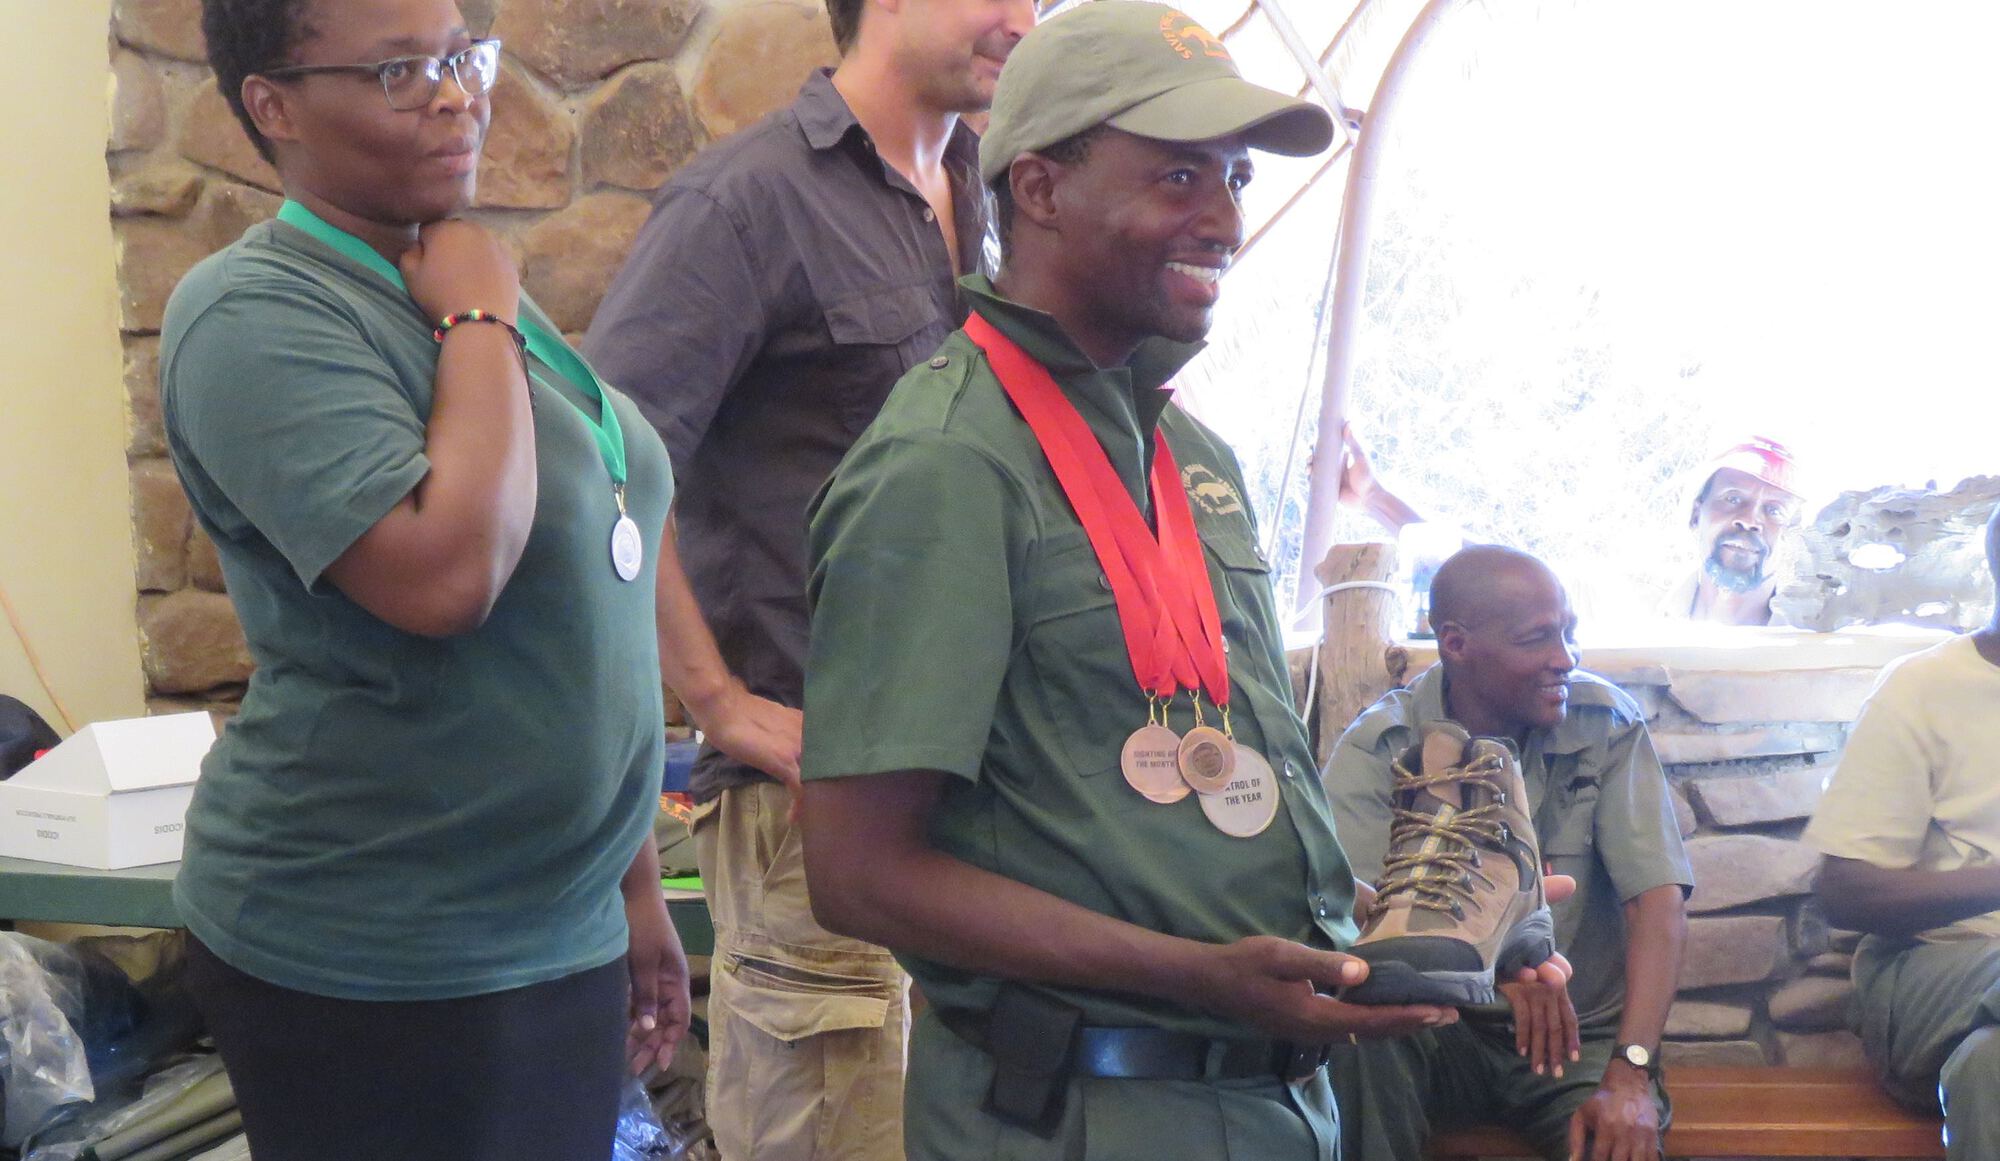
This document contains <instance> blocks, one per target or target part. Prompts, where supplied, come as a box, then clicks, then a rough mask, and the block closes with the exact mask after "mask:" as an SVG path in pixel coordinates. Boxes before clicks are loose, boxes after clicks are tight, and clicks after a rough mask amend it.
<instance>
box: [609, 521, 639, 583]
mask: <svg viewBox="0 0 2000 1161" xmlns="http://www.w3.org/2000/svg"><path fill="white" fill-rule="evenodd" d="M645 560H646V543H645V541H643V540H641V539H640V538H639V526H638V525H637V524H636V523H634V522H633V520H632V518H631V517H630V516H626V515H624V514H623V513H620V514H619V517H618V523H616V524H613V525H612V526H611V568H612V570H613V571H615V572H616V573H617V574H618V579H619V580H622V581H630V580H637V579H639V566H640V565H641V564H644V563H645Z"/></svg>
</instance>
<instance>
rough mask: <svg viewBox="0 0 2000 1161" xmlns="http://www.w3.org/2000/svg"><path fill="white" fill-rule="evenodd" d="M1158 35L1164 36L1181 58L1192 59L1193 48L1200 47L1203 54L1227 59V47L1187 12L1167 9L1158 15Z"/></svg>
mask: <svg viewBox="0 0 2000 1161" xmlns="http://www.w3.org/2000/svg"><path fill="white" fill-rule="evenodd" d="M1160 35H1161V36H1163V37H1165V38H1166V41H1167V47H1168V48H1171V49H1173V50H1174V52H1176V53H1178V54H1179V55H1180V58H1181V59H1182V60H1193V59H1194V50H1195V49H1196V48H1200V49H1201V54H1202V55H1203V56H1213V57H1220V58H1221V59H1223V60H1228V59H1229V48H1228V46H1227V45H1225V44H1223V43H1222V41H1220V40H1218V39H1216V36H1215V34H1214V33H1212V32H1210V31H1209V30H1208V29H1206V28H1203V27H1202V26H1201V25H1199V24H1196V23H1195V22H1194V20H1193V19H1192V18H1191V17H1189V16H1188V14H1187V13H1185V12H1181V11H1178V10H1174V11H1169V12H1168V13H1167V14H1166V15H1164V16H1162V17H1160Z"/></svg>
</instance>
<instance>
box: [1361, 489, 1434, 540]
mask: <svg viewBox="0 0 2000 1161" xmlns="http://www.w3.org/2000/svg"><path fill="white" fill-rule="evenodd" d="M1366 508H1367V510H1368V514H1369V515H1370V516H1373V517H1374V518H1375V519H1376V521H1377V522H1378V523H1380V524H1381V525H1382V526H1383V527H1385V528H1387V529H1388V530H1389V531H1391V532H1395V533H1400V532H1402V531H1403V529H1404V528H1405V527H1406V526H1408V525H1411V524H1419V523H1422V522H1423V516H1422V515H1421V514H1420V513H1419V512H1418V511H1417V510H1416V509H1415V508H1412V507H1410V505H1409V504H1408V503H1406V502H1405V501H1404V500H1403V498H1402V497H1401V496H1398V495H1396V494H1395V493H1394V492H1391V491H1390V490H1389V489H1387V488H1384V487H1382V486H1380V485H1379V484H1378V485H1376V487H1375V490H1374V491H1373V492H1371V493H1369V496H1368V502H1367V505H1366Z"/></svg>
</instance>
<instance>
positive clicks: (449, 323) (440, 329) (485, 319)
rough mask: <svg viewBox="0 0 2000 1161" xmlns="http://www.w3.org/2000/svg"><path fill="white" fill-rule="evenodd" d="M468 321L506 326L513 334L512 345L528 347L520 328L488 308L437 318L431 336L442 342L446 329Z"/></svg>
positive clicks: (521, 347)
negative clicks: (436, 323) (435, 326)
mask: <svg viewBox="0 0 2000 1161" xmlns="http://www.w3.org/2000/svg"><path fill="white" fill-rule="evenodd" d="M469 322H479V323H493V324H494V325H496V326H502V327H505V328H507V333H508V334H510V335H512V336H514V346H515V347H516V348H518V349H519V350H521V351H523V352H526V351H527V349H528V340H527V338H526V336H524V335H522V334H521V331H520V328H519V327H516V326H515V325H514V324H513V323H510V322H508V321H507V320H506V319H504V318H501V317H500V316H499V315H497V314H494V313H493V312H492V311H490V310H478V309H473V310H462V311H459V312H458V313H457V314H448V315H446V316H444V318H442V319H440V320H438V325H437V329H436V330H434V331H432V332H431V338H433V339H436V340H437V341H438V342H440V343H441V342H444V334H445V332H446V331H448V330H450V329H451V328H453V327H455V326H457V325H458V324H460V323H469Z"/></svg>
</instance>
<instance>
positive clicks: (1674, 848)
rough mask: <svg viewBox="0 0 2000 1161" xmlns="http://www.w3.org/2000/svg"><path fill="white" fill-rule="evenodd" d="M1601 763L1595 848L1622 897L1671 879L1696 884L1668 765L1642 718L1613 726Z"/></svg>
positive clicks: (1623, 898) (1627, 897)
mask: <svg viewBox="0 0 2000 1161" xmlns="http://www.w3.org/2000/svg"><path fill="white" fill-rule="evenodd" d="M1600 768H1601V769H1602V770H1603V781H1602V783H1601V784H1602V786H1603V788H1604V789H1603V792H1602V795H1601V797H1600V798H1599V799H1598V803H1597V820H1596V821H1597V853H1598V857H1599V858H1600V859H1602V860H1603V862H1604V869H1605V871H1606V872H1607V873H1609V874H1610V876H1611V883H1612V885H1613V886H1614V887H1616V888H1617V890H1618V898H1619V899H1621V900H1624V901H1627V902H1629V901H1631V900H1632V899H1634V898H1636V897H1638V896H1639V895H1641V894H1643V893H1644V892H1647V891H1650V890H1652V889H1653V888H1655V887H1662V886H1665V885H1666V884H1668V883H1677V884H1679V885H1680V886H1682V887H1687V888H1691V887H1693V885H1694V871H1693V869H1692V868H1691V867H1690V866H1689V865H1688V858H1687V848H1686V847H1685V846H1683V845H1682V843H1681V828H1680V823H1679V821H1678V820H1677V819H1676V817H1675V815H1674V804H1673V802H1672V800H1671V798H1670V797H1669V794H1668V790H1667V774H1666V770H1665V769H1663V768H1662V767H1661V765H1660V756H1659V754H1658V753H1656V752H1655V751H1654V749H1653V738H1652V735H1650V734H1648V733H1647V732H1646V726H1645V723H1644V722H1632V723H1630V724H1628V725H1624V726H1623V727H1622V728H1618V729H1614V731H1613V732H1612V734H1611V737H1610V739H1609V741H1608V743H1607V745H1606V748H1605V751H1604V757H1603V759H1602V764H1601V767H1600Z"/></svg>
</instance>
